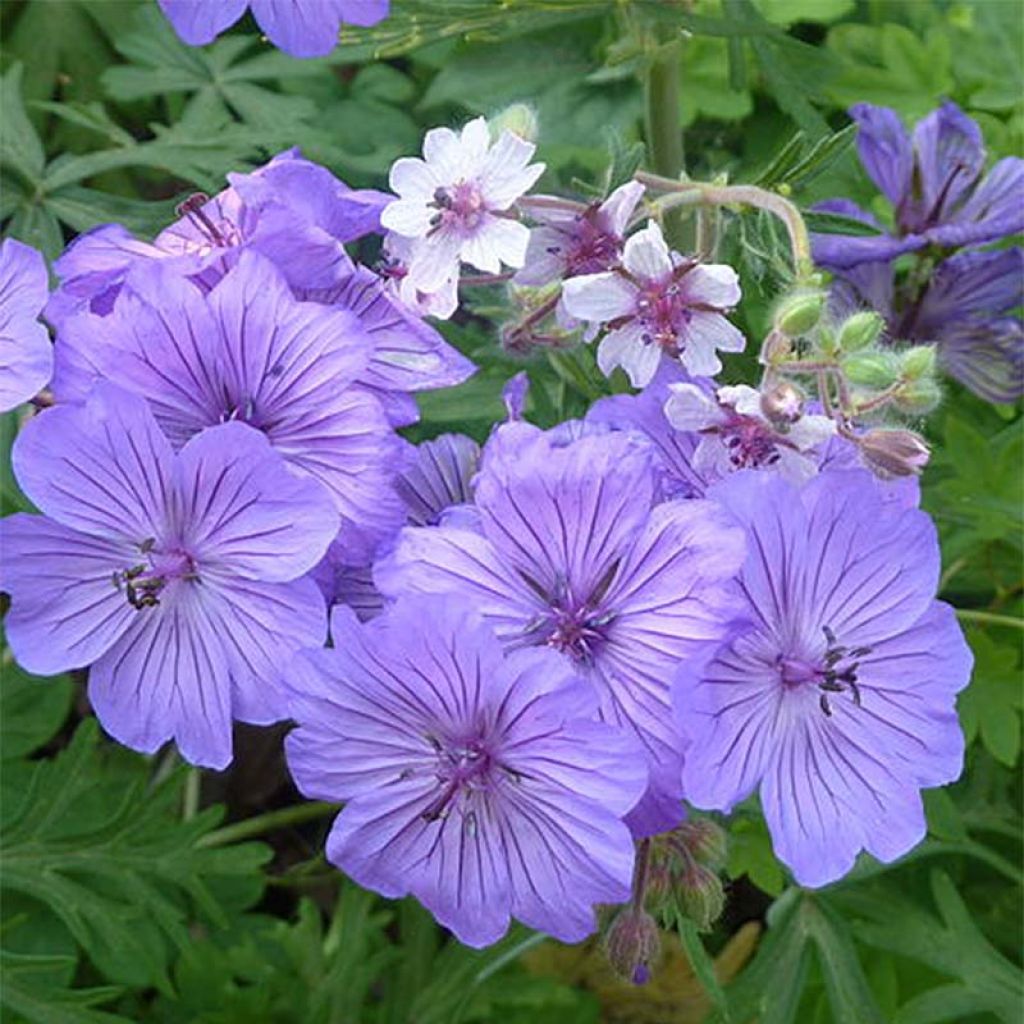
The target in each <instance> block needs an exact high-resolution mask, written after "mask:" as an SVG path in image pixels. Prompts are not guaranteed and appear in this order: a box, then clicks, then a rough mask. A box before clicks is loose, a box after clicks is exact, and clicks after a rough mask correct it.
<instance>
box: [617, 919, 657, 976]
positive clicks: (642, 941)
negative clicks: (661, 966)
mask: <svg viewBox="0 0 1024 1024" xmlns="http://www.w3.org/2000/svg"><path fill="white" fill-rule="evenodd" d="M604 951H605V955H606V956H607V957H608V963H609V964H611V966H612V969H613V970H614V971H615V973H616V974H618V975H619V977H621V978H623V979H625V980H626V981H630V982H632V983H633V984H634V985H644V984H646V983H647V981H648V980H649V979H650V976H651V964H652V963H653V962H654V961H656V960H657V959H658V954H659V953H660V952H661V937H660V936H659V935H658V926H657V924H656V923H655V921H654V918H653V917H651V915H650V914H648V913H647V911H645V910H642V909H641V908H640V907H634V906H628V907H626V908H625V909H624V910H622V911H620V912H619V914H618V916H617V917H616V918H615V920H614V921H612V923H611V926H610V927H609V928H608V931H607V932H606V933H605V937H604Z"/></svg>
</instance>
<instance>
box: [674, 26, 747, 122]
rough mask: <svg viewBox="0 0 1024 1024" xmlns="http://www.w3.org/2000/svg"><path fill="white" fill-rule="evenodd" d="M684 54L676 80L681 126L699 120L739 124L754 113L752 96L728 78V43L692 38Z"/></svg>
mask: <svg viewBox="0 0 1024 1024" xmlns="http://www.w3.org/2000/svg"><path fill="white" fill-rule="evenodd" d="M741 52H742V51H741ZM683 54H684V56H683V61H682V64H681V70H680V80H679V109H680V112H681V113H682V123H683V127H686V126H687V125H690V124H692V123H693V122H694V121H696V120H697V118H698V117H709V118H715V119H718V120H721V121H739V120H741V119H743V118H744V117H747V116H748V115H749V114H750V113H751V112H752V111H753V109H754V97H753V96H752V95H751V93H750V92H749V91H748V90H747V89H746V88H740V89H737V88H735V87H734V85H733V82H732V80H731V79H730V64H729V63H728V61H727V55H728V41H727V40H725V39H709V38H707V37H706V36H695V37H694V38H693V39H691V40H689V41H688V42H687V44H686V48H685V50H684V51H683Z"/></svg>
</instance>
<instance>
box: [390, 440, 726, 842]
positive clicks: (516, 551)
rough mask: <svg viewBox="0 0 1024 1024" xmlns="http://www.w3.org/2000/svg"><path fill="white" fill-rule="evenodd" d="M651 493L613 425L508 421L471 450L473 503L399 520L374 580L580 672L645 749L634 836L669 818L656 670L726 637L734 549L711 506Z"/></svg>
mask: <svg viewBox="0 0 1024 1024" xmlns="http://www.w3.org/2000/svg"><path fill="white" fill-rule="evenodd" d="M656 488H657V472H656V469H655V465H654V459H653V454H652V453H651V451H650V448H649V446H648V445H647V444H644V443H641V442H639V441H637V440H635V439H634V438H632V437H630V436H627V435H626V434H608V433H606V434H600V435H590V436H584V437H581V438H579V439H578V440H575V441H570V442H568V443H567V444H565V445H564V446H562V447H559V446H558V445H557V444H556V443H555V442H554V440H553V439H552V438H550V437H548V436H547V435H545V434H544V433H543V432H541V431H539V430H537V429H536V428H535V427H531V426H529V425H528V424H525V423H511V424H507V425H506V426H503V427H501V428H499V430H498V431H497V432H496V433H495V434H494V435H493V436H492V438H491V440H490V441H488V444H487V446H486V448H485V452H484V460H483V467H482V469H481V470H480V473H479V474H478V476H477V479H476V483H475V506H474V508H473V509H465V510H464V512H465V514H463V515H460V516H459V517H458V519H457V520H456V521H454V522H451V521H445V522H443V523H442V524H441V525H440V526H436V527H425V528H406V529H405V530H404V531H403V532H402V533H401V534H400V535H399V540H398V543H397V546H396V548H395V550H394V552H392V553H391V554H390V555H389V556H388V557H386V558H385V559H383V560H382V562H380V563H379V564H378V565H377V570H376V574H375V575H376V580H377V584H378V586H379V587H380V589H381V590H382V591H383V592H384V593H385V595H387V596H389V597H396V596H400V595H402V594H404V593H410V592H412V593H436V594H453V595H459V594H461V595H463V596H464V597H466V598H468V599H470V600H472V601H473V602H474V605H475V607H477V608H478V609H479V611H480V613H481V614H482V615H484V617H485V618H486V619H487V620H488V621H489V622H490V623H492V624H493V626H494V628H495V630H496V631H497V634H498V636H499V637H500V638H501V640H502V641H503V642H504V643H505V645H506V647H507V648H508V649H509V650H517V649H520V648H524V647H551V648H553V649H555V650H556V651H558V652H560V653H561V654H562V656H563V658H564V659H565V661H566V662H567V663H569V664H571V665H572V666H574V667H575V670H576V671H578V672H579V673H581V674H582V675H583V676H585V677H586V678H587V679H588V680H589V681H590V682H591V684H592V685H593V687H594V688H595V690H596V691H597V693H598V695H599V698H600V703H601V714H602V717H603V718H604V719H605V720H606V721H608V722H610V723H614V724H616V725H620V726H622V727H624V728H626V729H627V730H629V731H631V732H633V733H635V734H636V735H637V736H638V737H639V739H640V741H641V743H642V744H643V747H644V749H645V753H646V756H647V761H648V764H649V766H650V769H651V786H650V790H649V793H648V794H647V796H646V797H645V799H644V801H642V805H641V806H640V807H639V808H638V809H637V810H636V811H635V812H634V814H633V815H631V817H630V824H631V825H632V826H633V827H634V829H635V830H636V831H637V832H638V834H650V833H653V832H657V831H661V830H662V829H664V828H668V827H671V826H673V825H675V824H677V823H678V821H679V819H680V816H681V806H680V803H679V797H680V795H681V794H680V787H679V758H680V753H679V738H678V735H677V733H676V730H675V728H674V726H673V725H672V722H671V715H670V714H669V701H670V697H669V685H670V680H671V678H672V675H673V673H674V672H675V670H676V668H677V666H678V665H679V664H680V663H681V662H684V661H686V660H687V659H699V658H700V657H702V656H703V655H705V654H706V653H710V651H711V649H712V647H713V646H714V645H715V644H717V643H718V642H720V641H721V639H722V638H724V637H725V636H726V635H727V634H728V631H729V629H730V627H731V620H732V618H733V614H734V611H735V608H736V605H737V604H738V602H737V601H736V600H735V599H734V596H733V593H732V589H731V577H732V575H733V573H734V572H735V571H736V569H737V567H738V566H739V564H740V562H741V560H742V557H743V543H742V535H741V532H740V531H739V530H737V529H735V528H733V527H731V526H728V525H726V524H725V523H724V522H723V520H722V518H721V517H720V515H719V514H718V511H717V509H716V508H715V506H713V505H711V504H710V503H705V502H700V501H678V502H666V503H664V504H660V505H657V506H656V507H655V497H656ZM471 512H472V513H473V515H471V514H470V513H471Z"/></svg>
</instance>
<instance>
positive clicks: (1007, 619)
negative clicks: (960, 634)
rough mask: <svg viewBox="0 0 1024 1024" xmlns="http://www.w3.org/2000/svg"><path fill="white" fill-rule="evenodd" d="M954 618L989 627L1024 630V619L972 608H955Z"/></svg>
mask: <svg viewBox="0 0 1024 1024" xmlns="http://www.w3.org/2000/svg"><path fill="white" fill-rule="evenodd" d="M956 616H957V618H958V619H963V620H964V622H984V623H987V624H988V625H990V626H1007V627H1009V628H1010V629H1024V619H1018V618H1015V617H1014V616H1012V615H999V614H997V613H996V612H981V611H975V610H974V609H973V608H957V610H956Z"/></svg>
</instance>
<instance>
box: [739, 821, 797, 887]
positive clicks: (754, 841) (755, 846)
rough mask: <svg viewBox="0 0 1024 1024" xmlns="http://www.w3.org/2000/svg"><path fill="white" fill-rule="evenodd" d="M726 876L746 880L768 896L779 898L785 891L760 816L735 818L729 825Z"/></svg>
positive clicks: (781, 876)
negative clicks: (744, 878)
mask: <svg viewBox="0 0 1024 1024" xmlns="http://www.w3.org/2000/svg"><path fill="white" fill-rule="evenodd" d="M728 872H729V877H730V878H740V877H742V876H743V875H747V876H749V878H750V880H751V881H752V882H753V883H754V885H756V886H757V887H758V888H759V889H760V890H761V891H762V892H766V893H768V895H769V896H778V895H780V894H781V892H782V890H783V888H784V887H785V879H784V878H783V874H782V868H781V867H780V866H779V862H778V860H776V858H775V853H774V852H773V850H772V841H771V836H769V835H768V829H767V827H766V826H765V824H764V819H763V818H761V817H760V815H758V816H753V815H750V816H745V817H742V818H735V819H734V820H733V821H732V822H731V823H730V824H729V861H728Z"/></svg>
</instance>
